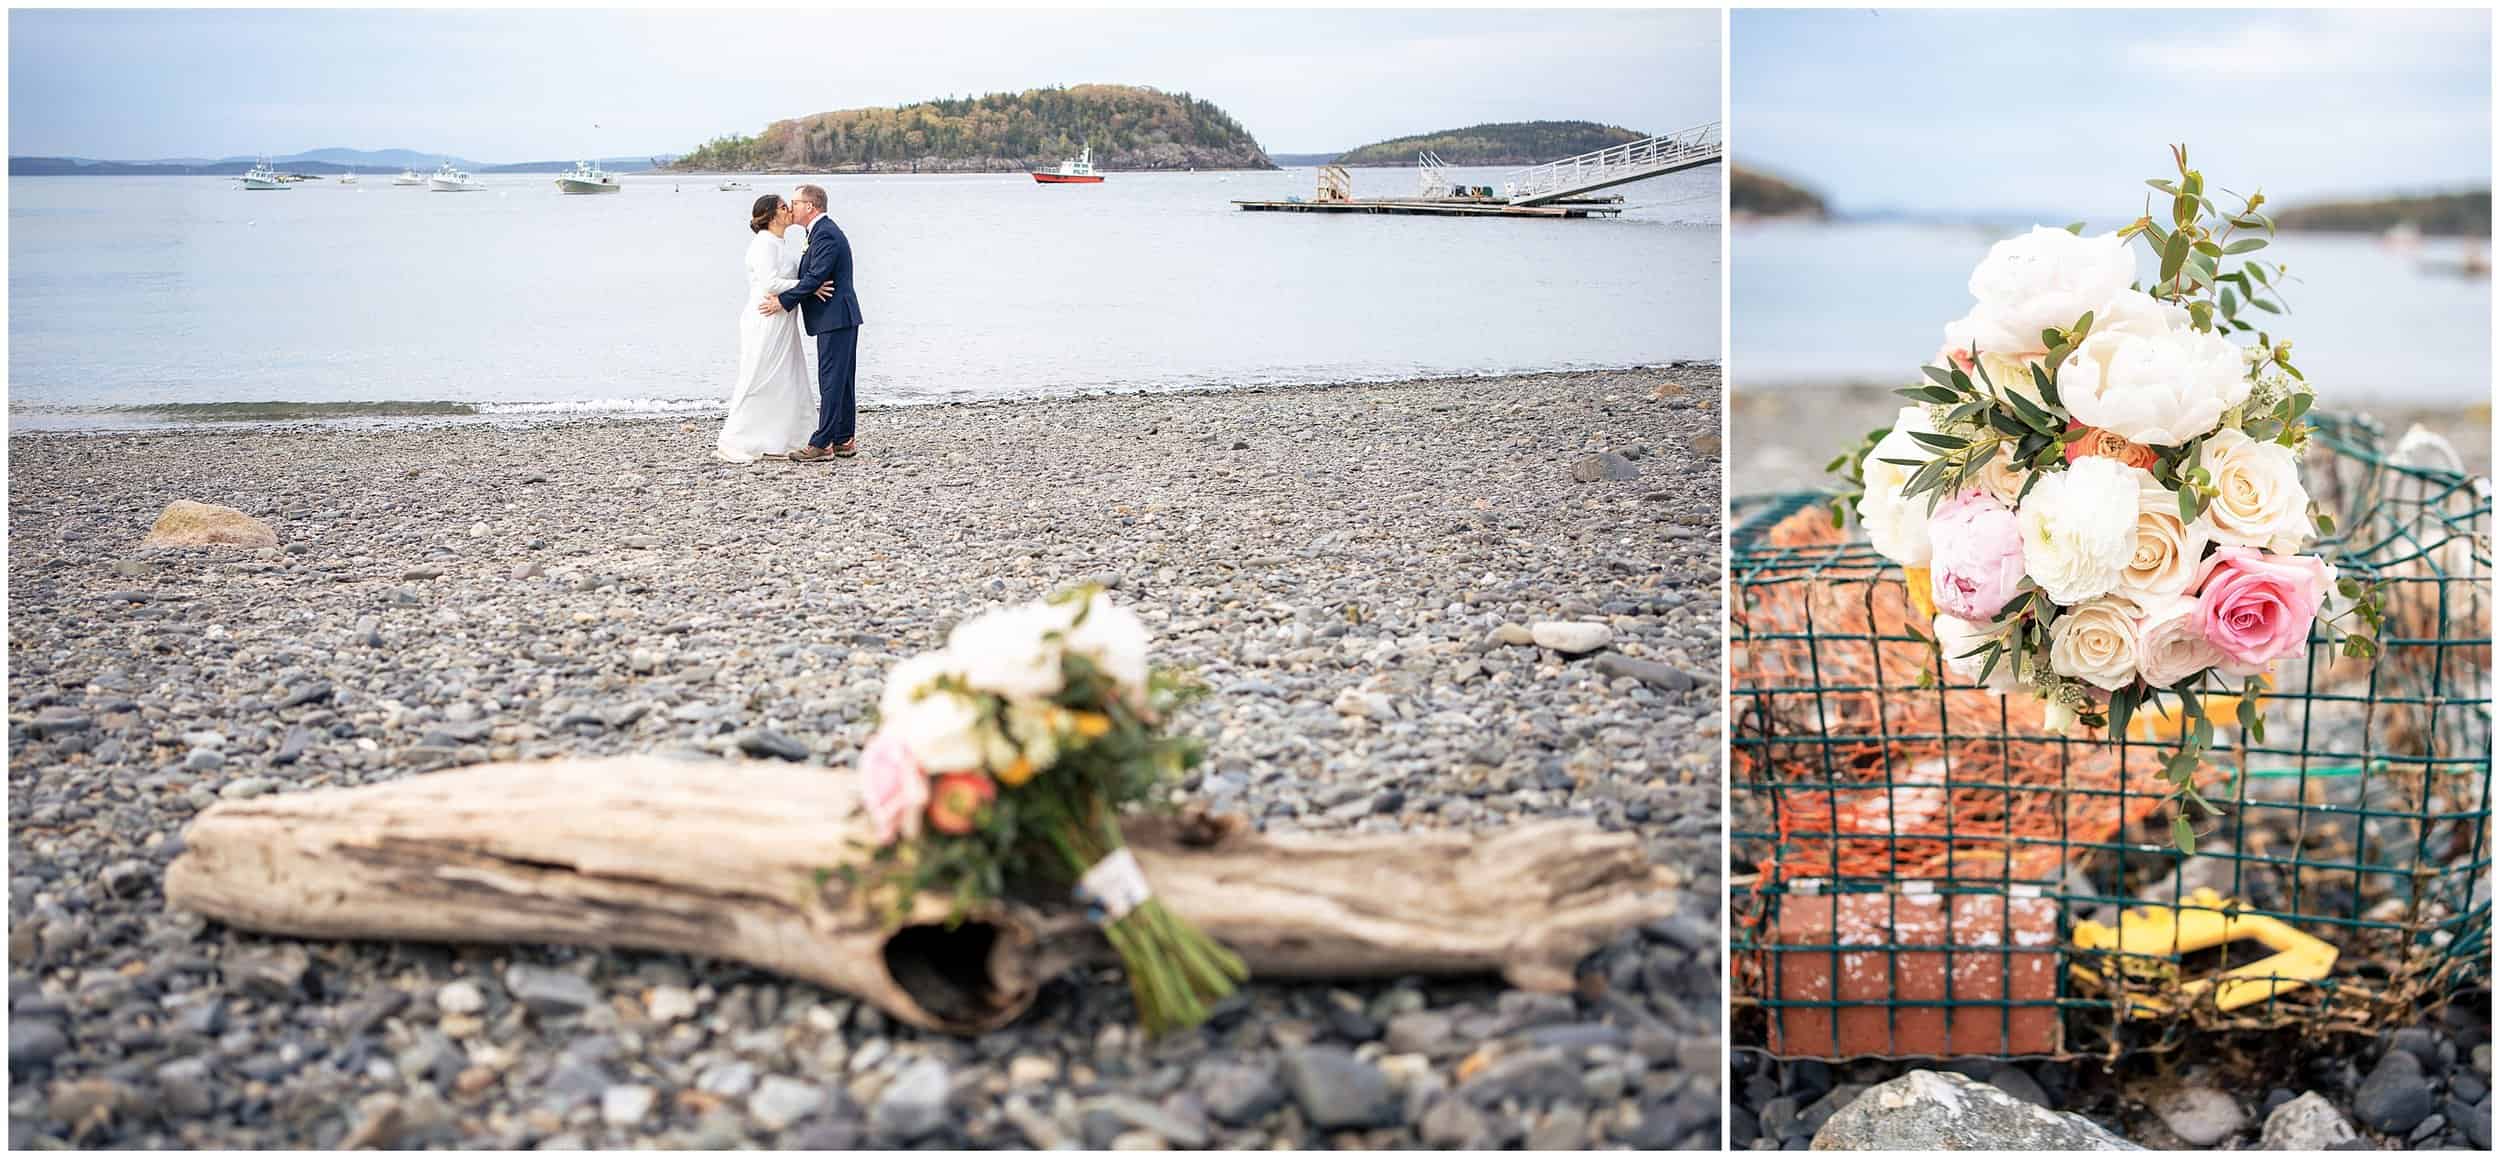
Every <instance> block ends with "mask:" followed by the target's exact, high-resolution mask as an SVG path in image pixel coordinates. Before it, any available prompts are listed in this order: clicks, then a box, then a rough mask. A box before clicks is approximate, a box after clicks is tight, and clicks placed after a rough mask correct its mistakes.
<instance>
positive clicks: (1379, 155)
mask: <svg viewBox="0 0 2500 1159" xmlns="http://www.w3.org/2000/svg"><path fill="white" fill-rule="evenodd" d="M1648 135H1649V134H1647V133H1640V132H1635V131H1633V130H1631V129H1626V128H1622V127H1620V126H1616V125H1601V124H1598V123H1597V122H1595V121H1512V122H1506V123H1503V124H1496V125H1469V126H1468V127H1466V128H1464V129H1444V130H1442V131H1440V132H1438V133H1424V134H1421V135H1418V136H1413V137H1395V138H1391V139H1390V140H1386V141H1379V142H1375V143H1373V144H1369V145H1365V146H1363V147H1362V148H1360V149H1353V150H1349V151H1347V152H1345V153H1343V154H1340V155H1338V157H1337V158H1336V163H1337V164H1339V165H1412V164H1414V163H1415V155H1416V154H1417V153H1421V152H1423V151H1425V150H1427V149H1428V150H1431V151H1432V152H1433V153H1435V154H1438V155H1439V156H1440V158H1441V159H1442V160H1443V161H1446V162H1449V163H1450V164H1452V165H1536V164H1541V163H1543V162H1546V161H1557V160H1560V159H1562V158H1564V157H1569V156H1572V155H1574V154H1578V153H1586V152H1589V151H1591V150H1594V149H1603V148H1605V147H1607V146H1609V145H1620V144H1623V143H1624V142H1626V141H1638V140H1640V139H1641V138H1643V137H1646V136H1648Z"/></svg>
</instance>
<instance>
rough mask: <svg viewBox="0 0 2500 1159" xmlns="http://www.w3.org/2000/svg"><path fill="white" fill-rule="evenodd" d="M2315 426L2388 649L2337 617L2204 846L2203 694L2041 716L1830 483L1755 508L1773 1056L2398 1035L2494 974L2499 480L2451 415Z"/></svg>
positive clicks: (2213, 762)
mask: <svg viewBox="0 0 2500 1159" xmlns="http://www.w3.org/2000/svg"><path fill="white" fill-rule="evenodd" d="M2316 421H2317V424H2318V431H2317V433H2316V434H2315V436H2314V437H2313V438H2312V440H2311V445H2310V452H2309V455H2308V461H2307V463H2306V465H2305V469H2306V471H2307V473H2308V481H2309V485H2310V490H2311V493H2312V496H2313V498H2314V499H2315V500H2316V501H2317V503H2318V504H2319V507H2320V509H2321V510H2324V511H2326V512H2328V513H2330V514H2331V515H2333V517H2334V519H2335V527H2336V532H2335V534H2334V535H2332V536H2331V537H2329V538H2328V539H2327V540H2325V541H2324V542H2322V543H2321V544H2320V545H2319V546H2318V548H2317V549H2316V550H2318V551H2320V552H2321V553H2323V554H2325V555H2326V556H2327V557H2328V558H2329V559H2330V561H2331V562H2333V563H2334V564H2335V565H2336V567H2337V568H2339V569H2340V570H2341V573H2342V574H2344V575H2347V576H2354V577H2358V578H2361V579H2363V580H2365V581H2366V582H2372V583H2377V584H2381V585H2383V587H2382V591H2383V593H2384V605H2385V608H2386V610H2387V616H2386V619H2385V623H2384V625H2383V627H2382V628H2381V629H2380V630H2379V632H2378V643H2379V645H2380V649H2381V652H2380V655H2379V657H2378V658H2377V659H2376V660H2375V661H2370V660H2358V659H2350V658H2347V657H2345V656H2343V655H2342V654H2341V653H2340V652H2338V651H2337V650H2336V648H2335V646H2334V644H2333V643H2332V642H2331V641H2330V640H2329V639H2328V637H2327V636H2326V635H2325V633H2323V632H2320V631H2317V630H2315V629H2313V638H2312V640H2311V644H2310V649H2309V652H2308V655H2307V657H2306V659H2305V660H2301V661H2287V662H2285V663H2284V664H2283V665H2282V666H2281V668H2280V669H2278V671H2277V672H2276V673H2275V675H2274V676H2273V678H2272V686H2271V687H2270V688H2269V689H2268V690H2267V691H2266V693H2265V694H2264V696H2263V698H2262V701H2261V705H2262V708H2263V710H2264V717H2265V726H2264V729H2263V737H2262V739H2260V737H2259V736H2258V735H2256V733H2255V731H2254V730H2248V731H2243V730H2242V729H2240V728H2239V727H2237V721H2236V719H2235V715H2236V714H2235V712H2234V706H2233V705H2230V704H2216V703H2214V701H2215V700H2216V699H2220V698H2208V699H2207V702H2206V704H2205V705H2204V711H2205V714H2206V715H2207V716H2208V717H2209V718H2210V719H2212V720H2213V721H2214V723H2215V724H2216V725H2217V726H2221V727H2220V732H2219V734H2218V736H2217V740H2216V743H2215V746H2214V749H2213V751H2212V753H2211V754H2210V756H2209V758H2208V759H2207V761H2206V763H2205V764H2204V766H2203V767H2202V768H2201V769H2200V770H2199V771H2198V774H2197V776H2198V782H2197V783H2198V787H2199V791H2200V792H2202V793H2203V795H2204V796H2205V797H2206V798H2208V799H2210V800H2211V801H2213V802H2214V803H2215V804H2216V805H2218V806H2220V807H2221V809H2222V813H2221V814H2220V815H2219V816H2214V817H2200V818H2199V819H2198V820H2197V822H2196V827H2197V829H2198V830H2199V833H2198V836H2197V838H2196V840H2195V842H2194V845H2195V850H2194V852H2193V853H2192V854H2187V853H2182V851H2181V850H2180V849H2179V847H2178V846H2177V844H2176V843H2175V841H2174V837H2173V834H2172V831H2171V825H2172V814H2173V812H2174V804H2173V802H2171V801H2170V800H2169V799H2168V794H2169V788H2168V786H2167V785H2165V784H2164V783H2163V781H2162V780H2161V766H2162V758H2163V756H2164V755H2165V754H2166V751H2167V749H2166V746H2164V745H2163V744H2162V743H2161V741H2163V740H2164V739H2166V738H2170V737H2175V735H2176V732H2177V730H2178V729H2179V728H2180V727H2182V725H2183V722H2182V721H2180V720H2179V719H2178V718H2176V717H2175V716H2169V717H2165V716H2162V715H2160V714H2152V715H2146V714H2142V713H2139V714H2138V715H2137V716H2136V718H2135V719H2134V720H2133V721H2131V722H2129V723H2128V724H2127V725H2126V731H2127V735H2126V736H2124V737H2103V736H2101V735H2100V734H2097V733H2089V732H2084V731H2081V730H2078V731H2076V732H2075V733H2073V734H2072V735H2059V734H2057V733H2053V732H2050V731H2048V730H2046V729H2044V728H2042V727H2041V724H2040V708H2039V706H2038V705H2037V704H2036V703H2033V702H2032V701H2031V700H2030V698H2029V697H2026V696H2020V695H2017V696H2014V697H2011V698H2009V697H2004V696H1999V695H1996V694H1993V693H1990V692H1987V691H1984V690H1982V689H1979V688H1976V687H1973V686H1970V685H1967V684H1955V683H1953V682H1952V681H1951V680H1950V679H1949V678H1948V677H1947V676H1946V674H1945V672H1944V671H1943V669H1942V666H1941V664H1940V663H1939V660H1938V657H1937V655H1936V653H1935V652H1934V650H1933V649H1932V648H1931V647H1930V645H1929V644H1928V643H1927V642H1926V638H1925V637H1926V631H1927V624H1926V619H1925V617H1924V616H1923V615H1921V614H1920V613H1918V612H1917V611H1915V610H1913V609H1912V607H1911V605H1910V601H1909V599H1908V595H1907V590H1906V588H1905V587H1904V586H1903V582H1902V572H1901V570H1900V569H1899V568H1898V567H1896V566H1895V565H1893V564H1892V563H1891V562H1890V561H1888V560H1886V559H1884V558H1883V557H1881V556H1879V555H1877V554H1876V553H1875V552H1874V550H1873V549H1871V548H1870V547H1868V546H1867V545H1866V544H1865V543H1864V542H1863V541H1862V540H1858V539H1855V538H1853V537H1851V536H1850V535H1848V534H1845V533H1844V532H1842V531H1841V530H1839V529H1837V528H1835V526H1834V524H1833V520H1832V517H1831V512H1830V510H1829V508H1828V506H1827V505H1826V503H1827V497H1826V496H1822V495H1816V494H1791V495H1781V496H1770V497H1762V498H1754V499H1740V500H1738V501H1737V503H1736V509H1735V512H1734V518H1735V522H1734V525H1733V526H1732V527H1731V529H1730V533H1729V545H1730V552H1731V569H1730V582H1731V585H1732V587H1733V589H1734V590H1733V592H1732V593H1731V595H1732V597H1733V598H1732V599H1731V601H1730V607H1731V612H1730V618H1731V621H1732V623H1731V628H1730V634H1729V656H1730V661H1729V670H1730V696H1731V701H1730V704H1729V708H1730V710H1731V711H1730V717H1731V720H1732V721H1733V727H1732V730H1731V731H1732V758H1733V759H1732V762H1731V768H1730V773H1729V775H1730V788H1731V791H1732V798H1731V803H1732V810H1731V815H1730V824H1731V836H1732V837H1733V839H1734V842H1735V844H1734V846H1733V850H1732V853H1733V856H1734V859H1735V866H1736V872H1737V874H1738V877H1737V878H1736V879H1735V881H1734V884H1733V892H1734V895H1735V896H1734V899H1733V901H1734V911H1733V915H1732V916H1733V925H1734V931H1735V932H1734V940H1733V944H1732V946H1731V950H1732V953H1731V955H1730V962H1731V969H1732V970H1733V971H1734V973H1735V979H1734V980H1735V989H1734V993H1735V994H1736V995H1737V996H1738V997H1737V1007H1738V1012H1739V1020H1738V1025H1737V1036H1738V1040H1739V1041H1740V1043H1743V1044H1744V1045H1747V1046H1750V1047H1751V1048H1753V1049H1757V1050H1761V1051H1763V1052H1765V1053H1768V1054H1770V1055H1773V1056H1775V1057H1792V1058H1826V1059H1841V1058H1860V1057H1884V1058H1937V1057H1949V1056H1955V1055H1996V1056H2006V1057H2075V1056H2081V1055H2090V1054H2095V1053H2104V1054H2114V1053H2116V1052H2118V1051H2120V1050H2139V1049H2164V1048H2167V1047H2171V1046H2176V1045H2178V1044H2179V1043H2181V1042H2183V1041H2185V1040H2186V1039H2187V1038H2188V1037H2189V1031H2190V1030H2192V1029H2193V1028H2197V1027H2209V1028H2211V1027H2224V1028H2249V1029H2267V1028H2274V1027H2279V1026H2283V1025H2286V1024H2289V1023H2294V1022H2298V1023H2301V1024H2304V1025H2306V1026H2308V1027H2311V1028H2315V1029H2320V1030H2328V1031H2333V1030H2350V1031H2355V1032H2368V1031H2372V1030H2374V1029H2377V1028H2379V1027H2380V1026H2382V1025H2383V1024H2385V1023H2386V1022H2387V1020H2389V1019H2390V1018H2392V1017H2394V1016H2396V1015H2397V1014H2398V1013H2399V1012H2400V1011H2405V1010H2411V1009H2415V1008H2418V1007H2419V1006H2420V1005H2421V1004H2422V1003H2425V1002H2431V1003H2436V1002H2438V1001H2439V1000H2440V999H2441V998H2442V996H2444V995H2446V994H2448V993H2450V992H2452V991H2453V990H2454V989H2456V988H2457V987H2458V986H2460V985H2461V984H2463V983H2465V982H2467V981H2469V980H2472V979H2476V978H2488V977H2489V966H2490V953H2491V950H2490V931H2491V903H2490V885H2489V878H2490V867H2491V847H2490V840H2489V822H2490V803H2489V792H2490V786H2491V711H2490V701H2489V696H2490V669H2491V589H2490V574H2491V546H2490V530H2489V521H2490V515H2491V501H2490V486H2489V480H2488V479H2485V478H2478V477H2474V476H2470V475H2468V474H2466V473H2465V472H2464V471H2463V470H2462V469H2461V468H2460V466H2459V464H2458V463H2457V462H2456V461H2455V458H2454V454H2453V452H2451V451H2449V450H2448V449H2447V447H2446V444H2445V443H2444V442H2441V441H2439V440H2438V439H2436V438H2435V437H2432V436H2429V435H2428V434H2427V432H2419V431H2417V432H2413V433H2409V434H2408V435H2407V436H2406V437H2405V438H2404V439H2402V440H2399V441H2397V442H2396V444H2395V445H2394V446H2392V447H2391V446H2388V445H2387V440H2386V439H2385V437H2384V436H2383V434H2382V432H2380V431H2379V430H2378V429H2377V428H2376V427H2375V426H2374V425H2372V424H2370V423H2369V422H2368V421H2367V420H2362V419H2329V418H2324V417H2321V418H2319V419H2318V420H2316Z"/></svg>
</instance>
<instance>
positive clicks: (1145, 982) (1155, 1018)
mask: <svg viewBox="0 0 2500 1159" xmlns="http://www.w3.org/2000/svg"><path fill="white" fill-rule="evenodd" d="M1089 812H1090V813H1092V814H1093V817H1092V824H1090V825H1077V826H1072V827H1071V828H1070V829H1069V830H1067V831H1061V832H1056V833H1053V834H1052V838H1051V839H1052V843H1053V844H1055V845H1056V846H1057V847H1058V850H1059V853H1060V855H1061V857H1062V858H1064V859H1065V861H1066V863H1067V866H1068V873H1069V877H1070V879H1071V880H1076V879H1079V878H1082V877H1083V876H1084V875H1085V873H1086V872H1087V871H1089V870H1091V869H1093V868H1094V867H1095V866H1097V865H1099V864H1101V863H1102V861H1103V860H1104V859H1105V858H1107V857H1110V856H1111V855H1112V854H1114V853H1117V852H1119V851H1120V850H1122V849H1123V848H1124V847H1125V845H1126V842H1125V840H1124V839H1123V838H1122V837H1121V836H1120V830H1119V827H1118V824H1117V822H1116V820H1115V819H1114V818H1113V817H1112V815H1111V812H1110V810H1108V809H1103V808H1099V807H1097V808H1094V809H1091V810H1089ZM1089 829H1090V830H1091V832H1087V830H1089ZM1102 928H1103V936H1104V937H1105V938H1106V939H1108V940H1109V941H1110V943H1111V948H1112V949H1113V950H1114V951H1116V952H1118V954H1119V955H1120V962H1121V965H1122V966H1123V967H1124V968H1125V969H1126V970H1127V972H1128V980H1129V992H1130V993H1131V994H1132V995H1134V996H1135V998H1136V1000H1137V1013H1138V1018H1139V1021H1141V1022H1143V1023H1144V1024H1145V1027H1146V1032H1147V1033H1148V1034H1154V1035H1160V1034H1164V1033H1166V1032H1169V1031H1173V1030H1186V1029H1189V1028H1190V1027H1193V1026H1196V1025H1198V1024H1199V1023H1201V1022H1204V1021H1206V1019H1207V1014H1208V1012H1209V1010H1210V1009H1211V1008H1212V1007H1213V1006H1214V1004H1215V1003H1216V1002H1218V1001H1221V1000H1222V999H1223V998H1224V996H1225V995H1228V994H1231V993H1232V992H1233V989H1234V988H1235V987H1236V986H1238V985H1240V984H1241V983H1242V982H1243V981H1245V980H1247V979H1248V978H1249V976H1250V971H1249V968H1248V967H1246V966H1244V965H1242V962H1241V959H1240V957H1239V956H1237V955H1235V954H1234V953H1233V952H1232V951H1231V950H1228V949H1225V948H1224V946H1223V945H1222V943H1219V942H1217V941H1216V940H1215V939H1213V938H1210V937H1208V936H1207V935H1206V933H1205V932H1204V931H1201V930H1200V929H1198V927H1196V926H1194V925H1192V924H1190V923H1189V922H1187V921H1185V920H1183V919H1182V918H1180V917H1179V916H1178V915H1175V914H1174V913H1172V911H1171V910H1169V909H1167V908H1165V906H1164V904H1163V902H1162V900H1161V899H1160V898H1156V897H1154V896H1152V895H1148V896H1147V897H1146V898H1145V899H1144V900H1143V901H1141V902H1139V903H1137V904H1136V905H1135V906H1134V907H1132V908H1130V909H1129V910H1128V911H1127V912H1125V913H1121V914H1117V915H1110V916H1108V920H1106V921H1104V922H1103V927H1102Z"/></svg>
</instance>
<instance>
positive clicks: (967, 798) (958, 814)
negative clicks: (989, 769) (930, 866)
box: [929, 773, 998, 836]
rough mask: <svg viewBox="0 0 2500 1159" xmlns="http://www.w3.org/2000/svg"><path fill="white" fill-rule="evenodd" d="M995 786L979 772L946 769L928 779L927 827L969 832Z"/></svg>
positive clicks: (994, 795)
mask: <svg viewBox="0 0 2500 1159" xmlns="http://www.w3.org/2000/svg"><path fill="white" fill-rule="evenodd" d="M997 799H998V786H997V785H995V784H993V783H991V781H990V779H989V778H988V777H985V776H982V775H981V774H979V773H948V774H946V775H945V776H942V777H939V778H937V779H935V780H933V781H931V782H930V783H929V827H930V828H932V829H935V830H937V831H938V832H940V833H952V834H955V835H956V836H962V835H963V834H966V833H970V832H972V828H973V826H974V824H975V823H977V822H978V821H979V820H980V819H981V813H982V811H983V810H985V809H987V808H989V804H990V802H992V801H995V800H997Z"/></svg>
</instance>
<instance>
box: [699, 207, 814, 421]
mask: <svg viewBox="0 0 2500 1159" xmlns="http://www.w3.org/2000/svg"><path fill="white" fill-rule="evenodd" d="M790 217H791V214H790V204H789V203H788V202H786V201H783V200H782V199H781V198H780V197H779V196H776V195H774V194H770V193H767V194H765V195H764V196H762V197H758V198H756V199H755V212H754V215H753V216H752V217H750V218H749V219H748V221H747V229H748V230H749V231H751V232H753V233H754V234H755V238H754V240H752V241H749V242H748V243H747V292H746V297H745V299H743V300H742V301H741V302H740V303H739V308H738V385H737V386H736V388H734V389H732V390H731V391H730V392H729V420H728V421H727V422H725V423H722V424H721V430H720V445H719V447H718V448H717V449H715V450H714V451H713V452H712V453H713V455H714V456H715V457H717V458H720V459H722V460H724V461H726V462H731V463H752V462H754V461H756V460H757V459H761V458H765V457H767V456H780V455H786V454H788V453H790V452H791V451H794V450H797V449H798V448H800V447H804V446H806V445H807V437H808V436H809V435H811V434H814V433H815V431H816V388H815V383H814V382H813V381H812V380H813V379H814V377H815V375H814V373H813V370H812V368H811V367H810V366H809V365H808V349H807V335H806V334H805V333H804V332H803V331H804V327H802V326H801V325H800V323H799V313H798V311H796V310H790V311H785V312H782V313H777V314H769V315H768V314H761V313H758V312H756V309H755V304H756V303H757V302H761V301H763V300H764V299H765V298H766V297H768V296H770V295H773V294H778V293H781V292H782V291H784V290H787V289H789V288H790V287H792V286H795V285H798V284H799V277H798V274H799V258H798V255H797V254H796V253H794V252H792V251H790V250H788V249H786V248H784V247H783V245H782V235H783V233H785V232H786V231H788V230H789V228H790ZM827 288H828V289H830V288H831V287H830V286H828V287H827Z"/></svg>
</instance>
